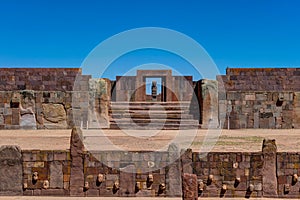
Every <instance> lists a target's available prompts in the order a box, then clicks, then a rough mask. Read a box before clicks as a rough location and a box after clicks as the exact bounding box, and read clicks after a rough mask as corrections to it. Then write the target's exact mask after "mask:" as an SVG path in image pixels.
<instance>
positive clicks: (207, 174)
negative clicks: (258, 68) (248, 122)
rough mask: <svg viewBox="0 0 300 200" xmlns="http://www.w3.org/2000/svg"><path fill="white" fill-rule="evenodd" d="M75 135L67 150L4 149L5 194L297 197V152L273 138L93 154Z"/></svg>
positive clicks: (0, 162) (0, 164) (0, 166)
mask: <svg viewBox="0 0 300 200" xmlns="http://www.w3.org/2000/svg"><path fill="white" fill-rule="evenodd" d="M71 137H72V138H71V144H70V150H61V151H58V150H56V151H50V150H49V151H47V150H43V151H40V150H23V151H22V150H21V149H19V148H18V147H14V146H3V147H1V148H0V155H1V157H0V174H1V178H2V181H1V184H0V185H1V187H0V195H29V196H40V195H44V196H106V197H113V196H115V197H128V196H133V197H135V196H137V197H166V196H168V197H174V196H175V197H179V196H183V197H184V199H196V198H193V195H199V196H200V197H246V198H249V197H280V198H299V197H300V196H299V195H300V193H299V190H300V178H299V177H298V176H299V175H300V166H299V162H300V153H299V152H277V150H276V149H277V148H276V144H275V140H264V141H263V148H262V151H261V152H248V153H247V152H210V153H199V152H193V151H192V150H191V149H187V150H181V151H180V149H179V148H178V146H176V145H174V144H171V145H170V146H169V149H168V151H160V152H122V151H95V152H89V151H86V150H85V148H84V146H83V143H82V139H83V136H82V134H81V131H80V129H73V132H72V136H71ZM180 154H181V155H180ZM8 172H9V173H8ZM181 176H182V177H181ZM182 188H183V190H182ZM195 188H197V190H198V191H195ZM187 191H190V192H188V193H186V192H187Z"/></svg>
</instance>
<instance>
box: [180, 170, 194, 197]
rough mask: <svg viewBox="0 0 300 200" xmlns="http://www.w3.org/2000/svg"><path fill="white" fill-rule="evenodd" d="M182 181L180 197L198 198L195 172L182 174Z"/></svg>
mask: <svg viewBox="0 0 300 200" xmlns="http://www.w3.org/2000/svg"><path fill="white" fill-rule="evenodd" d="M182 179H183V183H182V193H183V195H182V199H183V200H197V199H198V183H197V175H196V174H188V173H184V174H183V177H182Z"/></svg>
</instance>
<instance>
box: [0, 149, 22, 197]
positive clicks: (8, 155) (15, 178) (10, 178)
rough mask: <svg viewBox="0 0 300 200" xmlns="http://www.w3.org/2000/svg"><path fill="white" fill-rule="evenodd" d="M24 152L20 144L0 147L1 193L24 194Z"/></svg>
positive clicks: (6, 194) (7, 194) (5, 194)
mask: <svg viewBox="0 0 300 200" xmlns="http://www.w3.org/2000/svg"><path fill="white" fill-rule="evenodd" d="M22 176H23V169H22V154H21V150H20V148H19V147H18V146H2V147H1V148H0V177H1V181H0V195H1V196H3V195H4V196H10V195H22V194H23V190H22V184H23V177H22Z"/></svg>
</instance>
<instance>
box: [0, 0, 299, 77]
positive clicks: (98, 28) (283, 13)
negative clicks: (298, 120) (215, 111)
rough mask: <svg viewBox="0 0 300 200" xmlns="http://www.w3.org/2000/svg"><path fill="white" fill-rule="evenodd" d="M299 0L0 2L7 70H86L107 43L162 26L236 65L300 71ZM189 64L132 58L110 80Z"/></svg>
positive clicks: (169, 58)
mask: <svg viewBox="0 0 300 200" xmlns="http://www.w3.org/2000/svg"><path fill="white" fill-rule="evenodd" d="M299 13H300V1H297V0H286V1H284V0H207V1H201V0H194V1H193V0H187V1H179V0H110V1H108V0H107V1H104V0H94V1H92V0H86V1H80V0H69V1H63V0H62V1H59V0H36V1H34V0H24V1H22V0H19V1H16V0H0V66H2V67H13V66H26V67H31V66H32V67H41V66H42V67H55V66H56V67H79V66H81V63H82V62H83V60H84V59H85V57H86V56H87V55H88V54H89V52H90V51H91V50H93V49H94V48H95V47H96V46H97V45H98V44H99V43H100V42H101V41H104V40H105V39H107V38H109V37H111V36H113V35H115V34H117V33H120V32H122V31H126V30H128V29H133V28H140V27H163V28H168V29H173V30H176V31H179V32H181V33H184V34H186V35H188V36H189V37H191V38H193V39H194V40H196V41H197V42H198V43H200V44H201V45H202V46H203V47H204V48H205V49H206V51H207V52H208V53H209V55H210V56H211V57H212V59H213V60H214V62H215V63H216V65H217V66H218V68H219V70H220V73H222V74H224V73H225V69H226V67H227V66H229V67H297V66H300V55H299V54H300V14H299ZM151 62H153V63H156V62H157V63H162V64H166V65H178V66H177V67H178V69H182V71H183V72H182V73H183V74H191V75H194V76H195V77H196V79H197V78H199V77H198V76H197V75H196V74H194V72H193V70H190V67H191V66H188V63H187V62H186V61H184V60H182V59H180V58H178V57H176V56H174V55H171V54H169V53H167V52H162V51H156V50H153V51H151V50H147V51H145V52H132V53H131V54H128V55H127V56H126V55H125V56H123V57H122V58H120V59H119V60H117V61H116V62H115V63H114V64H113V65H114V66H112V67H111V70H110V72H107V74H105V75H106V76H108V77H109V78H113V77H114V76H115V75H122V74H123V73H124V72H126V70H127V68H129V67H130V66H134V65H139V64H142V63H151Z"/></svg>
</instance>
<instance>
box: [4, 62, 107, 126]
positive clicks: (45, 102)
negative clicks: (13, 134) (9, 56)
mask: <svg viewBox="0 0 300 200" xmlns="http://www.w3.org/2000/svg"><path fill="white" fill-rule="evenodd" d="M0 77H1V79H0V82H1V84H0V129H66V128H71V127H73V126H74V125H77V126H82V127H85V128H86V127H87V126H90V127H92V128H99V127H102V128H103V127H108V121H109V119H108V110H109V102H110V90H111V88H110V87H111V86H110V81H109V80H107V79H91V76H90V75H82V74H81V69H79V68H2V69H1V70H0Z"/></svg>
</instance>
